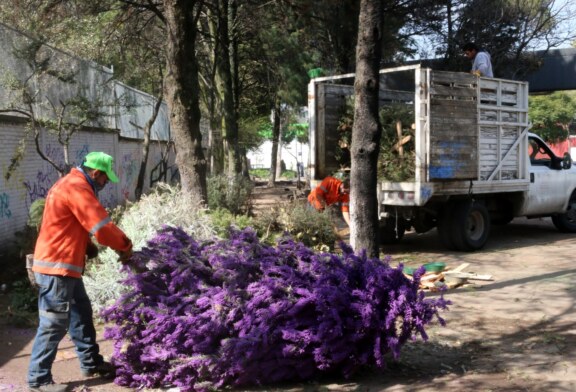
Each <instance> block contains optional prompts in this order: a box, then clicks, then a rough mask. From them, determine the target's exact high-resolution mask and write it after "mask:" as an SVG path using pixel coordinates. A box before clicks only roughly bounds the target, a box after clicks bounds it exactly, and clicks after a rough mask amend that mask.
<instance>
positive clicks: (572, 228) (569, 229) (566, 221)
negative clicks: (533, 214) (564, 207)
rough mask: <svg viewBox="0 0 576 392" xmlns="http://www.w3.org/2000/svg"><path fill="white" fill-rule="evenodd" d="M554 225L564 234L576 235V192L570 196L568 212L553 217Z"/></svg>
mask: <svg viewBox="0 0 576 392" xmlns="http://www.w3.org/2000/svg"><path fill="white" fill-rule="evenodd" d="M552 223H554V226H556V228H557V229H558V230H560V231H561V232H562V233H576V192H573V193H572V196H570V202H569V203H568V211H566V212H565V213H564V214H558V215H553V216H552Z"/></svg>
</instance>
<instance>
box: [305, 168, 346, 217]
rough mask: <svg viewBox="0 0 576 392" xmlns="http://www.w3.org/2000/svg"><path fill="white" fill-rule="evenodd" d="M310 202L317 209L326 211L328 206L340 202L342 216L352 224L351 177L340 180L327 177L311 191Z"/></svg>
mask: <svg viewBox="0 0 576 392" xmlns="http://www.w3.org/2000/svg"><path fill="white" fill-rule="evenodd" d="M308 202H309V203H310V204H311V205H312V207H314V208H315V209H316V210H317V211H320V212H322V211H324V209H325V208H326V207H327V206H330V205H332V204H335V203H339V204H340V208H341V209H342V217H343V218H344V221H346V224H347V225H348V226H350V179H349V178H344V179H343V180H339V179H337V178H334V177H326V178H325V179H323V180H322V182H321V183H320V185H318V186H317V187H316V188H314V189H313V190H312V192H310V194H309V195H308Z"/></svg>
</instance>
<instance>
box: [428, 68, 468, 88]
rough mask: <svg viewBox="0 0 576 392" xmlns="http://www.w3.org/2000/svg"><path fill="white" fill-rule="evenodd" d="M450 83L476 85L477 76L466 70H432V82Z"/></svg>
mask: <svg viewBox="0 0 576 392" xmlns="http://www.w3.org/2000/svg"><path fill="white" fill-rule="evenodd" d="M443 83H446V84H450V85H459V86H463V85H468V86H470V85H476V83H477V78H476V77H475V76H474V75H471V74H469V73H465V72H443V71H434V72H432V79H431V84H443Z"/></svg>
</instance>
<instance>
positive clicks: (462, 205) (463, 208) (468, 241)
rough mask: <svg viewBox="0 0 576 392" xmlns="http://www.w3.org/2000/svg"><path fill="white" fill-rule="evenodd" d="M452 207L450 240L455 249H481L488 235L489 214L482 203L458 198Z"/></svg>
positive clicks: (468, 250) (466, 250)
mask: <svg viewBox="0 0 576 392" xmlns="http://www.w3.org/2000/svg"><path fill="white" fill-rule="evenodd" d="M451 209H452V211H453V212H452V228H451V229H452V241H453V243H454V246H455V248H456V249H457V250H460V251H465V252H470V251H475V250H478V249H482V248H483V247H484V245H486V242H487V241H488V236H489V235H490V214H488V209H487V208H486V206H485V205H484V203H481V202H478V201H473V200H460V201H456V202H454V204H453V208H451Z"/></svg>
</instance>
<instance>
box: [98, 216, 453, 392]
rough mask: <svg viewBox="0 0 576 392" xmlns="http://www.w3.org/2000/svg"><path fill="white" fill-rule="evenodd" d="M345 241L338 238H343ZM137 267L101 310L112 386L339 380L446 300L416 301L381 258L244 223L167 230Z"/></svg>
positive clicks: (413, 288)
mask: <svg viewBox="0 0 576 392" xmlns="http://www.w3.org/2000/svg"><path fill="white" fill-rule="evenodd" d="M343 246H344V245H343ZM134 260H135V262H136V263H137V265H138V267H139V268H140V269H142V270H145V272H142V273H138V274H135V273H129V277H128V278H127V279H126V280H125V282H124V283H125V284H126V285H127V287H131V291H130V292H129V293H127V294H126V295H124V296H123V297H122V298H120V299H119V300H118V301H117V302H116V304H115V305H113V306H112V307H110V308H108V309H106V310H105V311H104V312H103V317H104V318H105V320H106V321H108V322H112V323H114V324H115V326H113V327H110V328H108V329H107V331H106V337H107V338H112V339H114V340H115V352H114V357H113V362H114V363H115V364H116V365H117V366H118V367H119V368H118V371H117V378H116V380H115V381H116V383H117V384H119V385H124V386H129V387H132V388H142V387H146V388H157V387H166V386H178V387H180V389H181V391H183V392H186V391H194V390H208V389H210V388H218V387H222V386H227V385H231V386H240V385H247V384H266V383H272V382H278V381H283V380H291V381H294V380H307V379H311V378H314V377H317V376H320V375H323V374H326V373H328V372H330V373H333V372H336V373H338V374H343V375H344V376H346V377H348V376H351V375H352V374H354V372H355V371H356V370H358V369H359V368H361V367H366V366H375V367H379V368H381V367H383V366H385V357H386V355H387V354H388V353H391V354H392V355H393V357H395V358H397V357H398V356H399V355H400V349H401V347H402V345H403V344H404V343H405V342H406V341H407V340H408V339H410V338H414V337H415V336H416V335H417V334H420V335H421V337H422V338H423V339H424V340H426V339H427V335H426V332H425V330H424V327H425V326H426V324H428V323H430V322H431V321H432V320H433V319H434V318H437V319H438V321H439V322H440V323H441V324H443V323H444V321H443V320H442V318H441V317H440V316H439V314H438V311H439V310H440V309H445V308H446V306H447V305H448V302H447V301H445V300H444V299H443V298H441V297H440V298H437V299H425V298H424V293H423V292H419V291H418V284H419V278H420V276H421V274H422V273H423V271H424V269H423V268H421V269H420V270H419V271H417V272H416V273H415V274H414V280H413V281H412V280H411V279H408V278H406V277H405V276H404V274H403V273H402V267H401V266H400V267H398V268H392V267H390V266H389V264H388V261H381V260H378V259H368V258H367V257H366V256H365V255H361V256H357V255H354V254H353V252H352V250H351V249H350V248H348V247H344V254H343V255H335V254H328V253H323V254H316V253H314V252H313V251H312V250H310V249H309V248H306V247H305V246H304V245H302V244H301V243H296V242H294V241H293V240H291V239H289V238H285V239H283V240H282V241H280V242H279V243H278V245H277V246H268V245H265V244H263V243H261V242H260V241H259V239H258V237H257V236H256V233H255V232H254V231H253V230H251V229H245V230H243V231H235V232H232V233H231V235H230V238H229V239H226V240H219V241H214V242H211V243H199V242H197V241H195V240H194V239H193V238H192V237H190V236H189V235H188V234H186V233H185V232H184V231H183V230H181V229H179V228H174V227H165V228H164V229H162V230H161V231H160V232H159V233H158V235H157V236H156V237H155V238H154V239H153V240H151V241H150V242H149V243H148V247H146V248H144V249H143V250H142V251H141V252H136V253H135V255H134Z"/></svg>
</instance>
